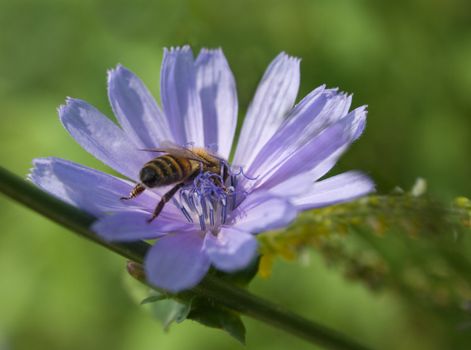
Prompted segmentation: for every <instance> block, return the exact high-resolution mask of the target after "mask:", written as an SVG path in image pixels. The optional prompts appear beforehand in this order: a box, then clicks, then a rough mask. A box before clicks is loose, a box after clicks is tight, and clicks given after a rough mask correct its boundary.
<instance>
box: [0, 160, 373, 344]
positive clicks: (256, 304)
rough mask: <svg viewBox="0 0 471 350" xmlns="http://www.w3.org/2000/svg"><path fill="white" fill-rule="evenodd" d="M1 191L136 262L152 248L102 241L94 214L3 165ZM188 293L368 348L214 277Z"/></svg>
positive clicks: (330, 340)
mask: <svg viewBox="0 0 471 350" xmlns="http://www.w3.org/2000/svg"><path fill="white" fill-rule="evenodd" d="M0 191H1V192H2V193H4V194H5V195H7V196H8V197H10V198H12V199H14V200H16V201H18V202H20V203H22V204H24V205H25V206H27V207H29V208H31V209H33V210H34V211H36V212H38V213H40V214H42V215H44V216H46V217H47V218H49V219H51V220H53V221H55V222H57V223H59V224H61V225H62V226H64V227H67V228H68V229H70V230H71V231H73V232H75V233H77V234H79V235H80V236H82V237H85V238H87V239H89V240H91V241H93V242H95V243H98V244H100V245H101V246H103V247H105V248H108V249H110V250H112V251H114V252H115V253H118V254H119V255H121V256H123V257H125V258H127V259H130V260H132V261H135V262H137V263H142V262H143V260H144V257H145V255H146V252H147V250H148V249H149V244H147V243H145V242H142V241H138V242H134V243H110V242H107V241H104V240H102V239H101V238H100V237H99V236H97V235H96V234H95V233H94V232H92V231H91V230H90V229H89V227H90V225H91V224H92V223H93V221H94V220H96V218H95V217H93V216H91V215H90V214H87V213H85V212H83V211H81V210H79V209H77V208H75V207H73V206H71V205H69V204H67V203H65V202H63V201H61V200H59V199H57V198H55V197H53V196H51V195H49V194H47V193H45V192H43V191H41V190H40V189H38V188H37V187H35V186H33V185H32V184H30V183H28V182H26V181H24V180H23V179H21V178H19V177H18V176H16V175H14V174H12V173H10V172H9V171H7V170H6V169H4V168H2V167H0ZM188 292H189V293H194V294H195V295H198V296H203V297H206V298H209V299H211V300H213V301H214V302H216V303H218V304H221V305H223V306H225V307H227V308H230V309H232V310H235V311H237V312H240V313H241V314H244V315H246V316H249V317H252V318H254V319H257V320H259V321H262V322H265V323H267V324H270V325H272V326H274V327H276V328H280V329H283V330H285V331H286V332H288V333H291V334H293V335H295V336H298V337H300V338H303V339H305V340H307V341H309V342H311V343H313V344H317V345H321V346H324V347H326V348H329V349H345V350H356V349H358V350H360V349H366V348H365V347H363V346H361V345H359V344H357V343H355V342H354V341H352V340H350V339H348V338H346V337H345V336H343V335H341V334H339V333H337V332H335V331H333V330H330V329H328V328H326V327H324V326H322V325H319V324H316V323H314V322H312V321H310V320H307V319H305V318H303V317H301V316H299V315H297V314H294V313H292V312H290V311H288V310H285V309H284V308H282V307H280V306H279V305H276V304H273V303H271V302H269V301H267V300H264V299H262V298H260V297H257V296H255V295H253V294H251V293H249V292H248V291H246V290H245V289H242V288H239V287H236V286H234V285H232V284H230V283H229V282H226V281H223V280H221V279H219V278H216V277H214V276H207V277H206V278H205V279H204V280H203V281H202V282H201V283H200V284H199V285H198V286H196V287H194V288H193V289H191V290H190V291H188Z"/></svg>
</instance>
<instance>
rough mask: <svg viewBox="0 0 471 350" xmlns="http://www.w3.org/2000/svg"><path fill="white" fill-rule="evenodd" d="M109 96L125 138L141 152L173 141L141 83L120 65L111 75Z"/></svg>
mask: <svg viewBox="0 0 471 350" xmlns="http://www.w3.org/2000/svg"><path fill="white" fill-rule="evenodd" d="M108 96H109V99H110V102H111V106H112V107H113V111H114V114H115V115H116V118H117V119H118V121H119V123H120V125H121V127H122V128H123V130H124V131H125V132H126V134H127V135H128V136H129V137H130V138H131V139H132V140H133V141H134V143H135V144H136V145H139V146H140V147H142V148H152V147H157V146H158V144H159V143H160V142H162V141H166V140H168V141H172V140H173V135H172V133H171V131H170V127H169V126H168V122H167V119H166V118H165V116H164V114H163V113H162V111H161V110H160V108H159V106H158V105H157V103H156V102H155V99H154V98H153V97H152V95H151V94H150V92H149V90H147V88H146V86H145V85H144V84H143V83H142V81H141V80H140V79H139V78H138V77H137V76H136V75H134V74H133V73H132V72H131V71H129V70H128V69H126V68H124V67H123V66H121V65H118V66H117V67H116V69H113V70H111V71H110V72H109V73H108Z"/></svg>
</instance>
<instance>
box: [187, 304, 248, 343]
mask: <svg viewBox="0 0 471 350" xmlns="http://www.w3.org/2000/svg"><path fill="white" fill-rule="evenodd" d="M188 318H189V319H191V320H194V321H196V322H199V323H201V324H203V325H205V326H208V327H211V328H216V329H221V330H223V331H225V332H226V333H227V334H229V335H230V336H231V337H233V338H234V339H236V340H237V341H239V342H240V343H242V344H243V345H245V326H244V323H243V322H242V320H241V318H240V316H239V314H237V313H235V312H233V311H230V310H228V309H226V308H223V307H220V306H217V305H211V304H209V303H208V302H207V301H205V300H203V299H201V298H199V299H196V300H195V301H194V302H193V306H192V310H191V312H190V314H189V315H188Z"/></svg>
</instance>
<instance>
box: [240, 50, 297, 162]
mask: <svg viewBox="0 0 471 350" xmlns="http://www.w3.org/2000/svg"><path fill="white" fill-rule="evenodd" d="M298 87H299V59H297V58H293V57H289V56H288V55H286V54H285V53H281V54H280V55H278V56H277V57H276V58H275V59H274V60H273V62H272V63H271V64H270V66H269V67H268V69H267V70H266V72H265V74H264V76H263V78H262V80H261V81H260V83H259V85H258V88H257V91H256V93H255V97H254V99H253V100H252V103H251V104H250V107H249V109H248V111H247V116H246V117H245V120H244V124H243V127H242V131H241V133H240V138H239V142H238V146H237V150H236V153H235V157H234V164H236V165H241V166H244V168H247V167H248V166H249V165H250V164H251V163H252V161H253V160H254V158H255V156H256V154H257V152H258V151H259V150H260V149H261V148H262V147H263V145H264V144H265V143H266V142H267V141H268V140H269V139H270V137H271V136H273V134H274V133H275V132H276V130H277V129H278V128H279V127H280V125H281V124H282V122H283V120H284V118H285V115H286V113H287V112H288V111H289V109H290V108H291V107H292V106H293V104H294V101H295V99H296V95H297V93H298Z"/></svg>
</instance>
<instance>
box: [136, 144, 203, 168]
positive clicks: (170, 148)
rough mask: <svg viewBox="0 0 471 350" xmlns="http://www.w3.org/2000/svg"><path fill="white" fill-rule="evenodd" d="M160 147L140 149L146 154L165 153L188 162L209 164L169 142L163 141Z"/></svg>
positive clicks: (186, 149)
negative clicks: (188, 160)
mask: <svg viewBox="0 0 471 350" xmlns="http://www.w3.org/2000/svg"><path fill="white" fill-rule="evenodd" d="M161 145H162V147H157V148H146V149H141V150H142V151H147V152H160V153H167V154H170V155H172V156H175V157H179V158H186V159H190V160H195V161H197V162H202V163H204V164H210V163H209V162H208V161H207V160H206V159H204V158H202V157H200V156H199V155H197V154H196V153H195V152H193V151H192V150H190V149H188V148H185V147H182V146H179V145H176V144H174V143H171V142H169V141H164V142H162V143H161Z"/></svg>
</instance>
